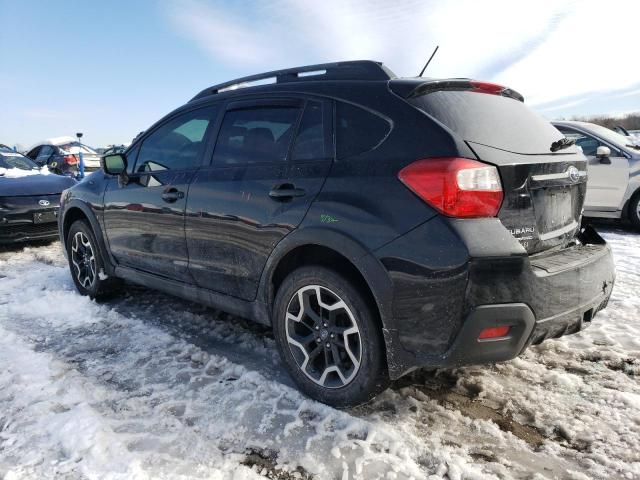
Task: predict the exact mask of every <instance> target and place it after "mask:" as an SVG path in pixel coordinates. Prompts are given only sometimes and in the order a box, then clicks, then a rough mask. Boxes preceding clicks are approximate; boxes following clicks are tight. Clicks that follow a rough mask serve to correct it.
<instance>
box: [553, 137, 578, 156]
mask: <svg viewBox="0 0 640 480" xmlns="http://www.w3.org/2000/svg"><path fill="white" fill-rule="evenodd" d="M574 143H576V141H575V140H573V139H571V138H567V137H563V138H561V139H560V140H556V141H555V142H553V143H552V144H551V148H549V150H551V151H552V152H557V151H558V150H564V149H565V148H567V147H570V146H571V145H573V144H574Z"/></svg>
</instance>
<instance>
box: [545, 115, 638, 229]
mask: <svg viewBox="0 0 640 480" xmlns="http://www.w3.org/2000/svg"><path fill="white" fill-rule="evenodd" d="M552 123H553V124H554V125H555V127H556V128H557V129H558V130H560V131H561V132H562V133H563V134H564V135H565V136H566V137H567V138H570V139H572V140H575V142H576V145H578V146H579V147H581V148H582V151H583V153H584V154H585V156H586V157H587V159H588V160H589V162H588V165H587V174H588V181H587V198H586V200H585V203H584V215H585V216H587V217H598V218H616V219H623V220H629V221H630V222H631V223H632V224H633V225H634V226H635V227H636V228H637V229H640V146H638V145H634V144H633V143H631V142H630V141H629V139H628V138H627V137H625V136H623V135H620V134H619V133H616V132H614V131H613V130H609V129H608V128H605V127H601V126H600V125H595V124H593V123H587V122H573V121H558V122H552Z"/></svg>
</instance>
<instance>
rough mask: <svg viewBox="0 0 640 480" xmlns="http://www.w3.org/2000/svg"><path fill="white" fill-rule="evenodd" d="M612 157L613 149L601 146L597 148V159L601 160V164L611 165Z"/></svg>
mask: <svg viewBox="0 0 640 480" xmlns="http://www.w3.org/2000/svg"><path fill="white" fill-rule="evenodd" d="M610 156H611V149H610V148H609V147H605V146H604V145H600V146H599V147H598V148H597V150H596V157H597V158H599V159H600V163H604V164H607V165H610V164H611V160H610V159H609V157H610Z"/></svg>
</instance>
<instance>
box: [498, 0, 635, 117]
mask: <svg viewBox="0 0 640 480" xmlns="http://www.w3.org/2000/svg"><path fill="white" fill-rule="evenodd" d="M575 6H576V8H574V9H573V10H572V13H571V15H568V16H567V17H566V19H565V20H564V21H563V23H562V28H558V29H557V30H556V31H555V32H553V33H552V34H551V35H549V37H548V38H547V40H546V41H545V43H544V44H543V45H541V46H540V47H539V48H538V49H536V50H535V51H533V52H531V54H530V55H528V56H527V57H525V58H523V59H522V60H520V61H519V62H516V63H515V64H514V65H512V66H511V67H510V68H509V69H508V70H507V71H505V72H504V73H503V74H501V75H500V80H501V81H504V82H505V83H507V84H509V85H514V86H515V88H516V89H517V90H519V91H521V92H522V93H523V94H524V95H525V98H527V100H528V103H530V104H533V105H537V104H541V103H546V102H549V101H552V100H554V99H557V98H564V97H570V96H577V95H581V94H587V93H589V92H598V91H611V90H621V89H625V88H629V87H632V86H633V85H634V84H637V83H638V81H640V68H638V66H637V55H636V54H635V52H634V49H635V46H636V45H637V38H636V37H637V32H638V18H640V2H623V1H616V0H609V1H607V2H606V3H604V2H601V1H596V0H587V1H582V2H580V3H576V5H575Z"/></svg>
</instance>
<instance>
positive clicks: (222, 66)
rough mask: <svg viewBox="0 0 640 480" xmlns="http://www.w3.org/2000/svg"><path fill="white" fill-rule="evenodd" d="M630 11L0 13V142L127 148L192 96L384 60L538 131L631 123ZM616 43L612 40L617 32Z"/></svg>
mask: <svg viewBox="0 0 640 480" xmlns="http://www.w3.org/2000/svg"><path fill="white" fill-rule="evenodd" d="M638 18H640V2H637V1H633V0H629V1H623V0H619V1H618V0H609V1H607V2H606V3H605V2H599V1H596V0H594V1H591V0H586V1H571V0H568V1H565V2H561V1H545V0H542V1H537V2H526V3H525V2H517V1H507V0H494V1H492V0H487V1H484V2H477V1H473V0H456V1H444V0H443V1H437V0H432V1H397V2H389V1H386V0H385V1H383V0H372V1H367V2H365V1H361V0H343V1H338V0H325V1H307V2H296V1H293V0H273V1H271V2H249V1H244V0H240V1H235V2H221V1H204V0H203V1H200V0H184V1H175V2H169V1H153V0H148V1H142V0H141V1H135V0H130V1H121V0H112V1H108V2H88V1H71V0H69V1H57V2H53V1H45V0H31V1H17V0H0V22H1V24H2V29H0V60H1V61H0V112H1V113H0V142H3V143H9V144H20V145H22V146H24V147H28V146H30V145H31V144H33V143H34V142H36V141H38V140H41V139H43V138H47V137H54V136H60V135H73V134H74V133H75V132H76V131H82V132H84V133H85V139H86V141H87V143H88V144H91V145H95V146H103V145H107V144H111V143H120V142H128V141H130V140H131V138H132V137H133V136H135V135H136V134H137V133H138V132H139V131H140V130H143V129H145V128H147V127H148V126H149V125H150V124H151V123H153V122H154V121H155V120H157V119H159V118H160V117H161V116H162V115H164V114H165V113H167V112H169V111H170V110H172V109H173V108H175V107H177V106H179V105H181V104H183V103H184V102H185V101H187V100H188V99H189V98H191V97H192V96H193V95H194V94H195V93H197V92H198V91H200V90H201V89H202V88H204V87H206V86H208V85H211V84H214V83H217V82H221V81H224V80H228V79H231V78H234V77H237V76H242V75H247V74H251V73H257V72H260V71H264V70H271V69H275V68H282V67H290V66H296V65H304V64H309V63H319V62H325V61H335V60H349V59H360V58H372V59H376V60H381V61H383V62H385V63H386V64H387V65H389V66H390V67H391V69H392V70H394V71H395V72H396V73H397V74H398V75H400V76H412V75H415V74H416V73H417V72H418V71H419V70H420V68H421V66H422V64H423V63H424V61H425V60H426V58H428V56H429V54H430V53H431V50H432V49H433V47H434V46H435V45H436V44H439V45H440V51H439V52H438V54H437V56H436V58H435V59H434V61H433V62H432V66H430V67H429V74H430V75H432V76H468V77H474V78H481V79H484V80H493V81H496V82H499V83H503V84H506V85H508V86H510V87H512V88H514V89H516V90H518V91H520V92H521V93H523V95H524V96H525V98H526V101H527V103H528V104H529V105H531V106H532V107H533V108H535V109H537V110H538V111H540V112H541V113H542V114H543V115H545V116H547V117H548V118H558V117H568V116H571V115H586V114H600V113H615V114H617V113H624V112H631V111H640V66H638V62H637V59H638V52H639V51H640V46H639V45H638V41H637V32H638V20H637V19H638ZM614 29H615V30H614Z"/></svg>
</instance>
